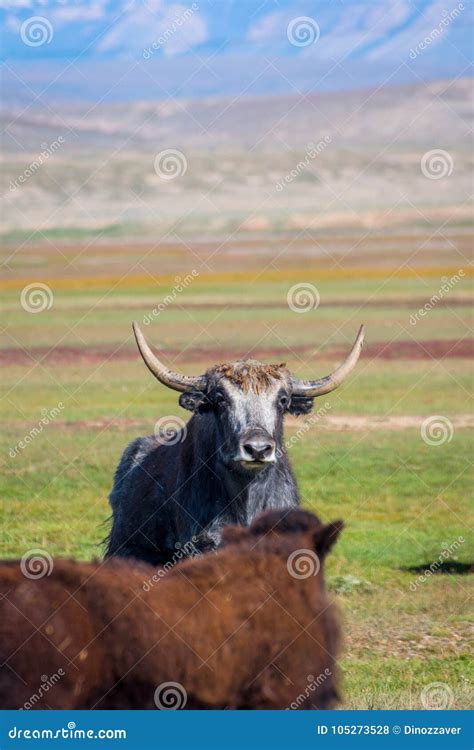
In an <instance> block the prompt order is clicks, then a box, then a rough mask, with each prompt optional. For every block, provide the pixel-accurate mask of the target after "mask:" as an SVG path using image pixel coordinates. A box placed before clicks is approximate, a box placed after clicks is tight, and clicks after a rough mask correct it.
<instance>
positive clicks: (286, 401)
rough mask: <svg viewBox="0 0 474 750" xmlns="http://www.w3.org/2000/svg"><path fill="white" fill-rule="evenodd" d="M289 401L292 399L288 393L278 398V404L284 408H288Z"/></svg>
mask: <svg viewBox="0 0 474 750" xmlns="http://www.w3.org/2000/svg"><path fill="white" fill-rule="evenodd" d="M289 402H290V399H289V398H288V396H287V395H286V394H283V396H280V398H279V399H278V404H279V405H280V406H281V408H282V409H286V407H287V406H288V404H289Z"/></svg>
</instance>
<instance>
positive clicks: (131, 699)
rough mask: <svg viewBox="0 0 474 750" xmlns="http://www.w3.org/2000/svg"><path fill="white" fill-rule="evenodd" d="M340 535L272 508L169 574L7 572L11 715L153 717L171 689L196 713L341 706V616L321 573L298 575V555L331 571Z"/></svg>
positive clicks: (5, 689)
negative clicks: (116, 712)
mask: <svg viewBox="0 0 474 750" xmlns="http://www.w3.org/2000/svg"><path fill="white" fill-rule="evenodd" d="M341 528H342V522H335V523H333V524H329V525H327V526H323V525H322V524H321V523H320V522H319V521H318V519H317V518H316V517H315V516H313V515H312V514H310V513H306V512H303V511H300V510H290V511H288V510H287V511H271V512H268V513H266V514H265V515H264V516H262V517H260V518H259V519H258V520H257V521H255V522H254V523H253V524H252V525H251V526H250V528H243V527H237V526H234V527H228V528H227V529H225V531H224V544H223V546H222V547H221V548H220V549H219V551H218V552H217V553H215V554H209V555H204V556H200V557H198V558H196V559H193V560H186V561H184V562H183V563H181V564H180V565H177V566H176V567H175V568H174V569H173V570H171V571H170V572H168V573H167V574H166V575H164V576H163V577H160V575H158V574H157V571H156V569H155V568H152V567H150V566H147V565H144V564H143V563H130V564H127V563H125V562H124V561H121V560H117V559H115V560H110V561H107V562H105V563H102V564H85V563H76V562H72V561H67V560H55V562H54V569H53V571H52V573H51V575H49V576H45V577H43V578H41V579H37V580H30V579H28V578H25V577H24V575H23V574H22V572H21V570H20V562H19V561H14V562H4V563H2V564H1V565H0V590H1V592H2V594H3V597H2V599H1V605H0V657H1V662H2V664H4V666H3V668H2V670H1V677H0V706H1V708H9V709H16V708H21V707H27V708H30V707H31V708H48V707H49V708H54V709H90V708H136V709H143V708H147V709H150V708H151V709H152V708H155V700H158V701H159V696H162V699H163V700H165V694H166V686H164V685H163V683H168V682H174V683H179V684H180V685H181V686H182V687H183V688H184V690H185V691H186V696H187V701H186V704H185V707H186V708H214V709H223V708H253V709H257V708H265V709H283V708H287V707H290V706H292V707H298V708H306V709H309V708H329V707H331V706H332V705H333V704H334V703H335V701H336V700H337V697H338V696H337V689H336V684H337V678H336V663H335V658H336V654H337V647H338V633H339V629H338V622H337V615H336V612H335V610H334V607H333V605H332V604H331V603H330V602H329V601H328V599H327V597H326V594H325V591H324V580H323V569H322V567H321V569H320V570H319V572H317V574H316V575H314V576H313V575H311V576H309V577H306V578H302V577H300V578H298V577H294V576H292V575H290V573H289V568H288V558H289V555H290V554H291V553H292V552H295V551H296V550H306V552H309V553H311V554H312V555H313V557H314V553H316V554H317V555H318V556H319V558H320V559H321V562H323V559H324V556H325V554H326V553H327V552H328V550H329V549H330V547H331V546H332V544H334V542H335V540H336V538H337V536H338V534H339V532H340V530H341ZM153 576H155V579H153ZM58 674H59V675H61V676H60V678H59V679H57V680H53V681H54V682H55V684H54V685H53V686H52V687H51V688H50V689H48V690H47V691H44V690H42V689H40V688H41V686H42V685H44V684H45V678H44V676H45V675H46V676H47V678H48V680H49V681H51V680H52V676H53V675H58ZM159 686H161V687H159ZM157 688H159V689H158V690H157ZM170 689H171V690H172V688H170ZM155 691H157V692H156V693H155ZM155 695H156V697H155ZM183 695H184V693H183ZM183 707H184V706H183Z"/></svg>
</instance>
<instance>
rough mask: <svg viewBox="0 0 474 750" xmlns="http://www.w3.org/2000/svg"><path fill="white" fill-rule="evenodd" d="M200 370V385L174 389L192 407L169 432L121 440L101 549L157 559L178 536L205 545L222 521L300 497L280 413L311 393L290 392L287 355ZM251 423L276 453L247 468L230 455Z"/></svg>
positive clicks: (217, 537)
mask: <svg viewBox="0 0 474 750" xmlns="http://www.w3.org/2000/svg"><path fill="white" fill-rule="evenodd" d="M207 375H208V377H207V382H208V386H207V391H206V393H205V394H204V393H202V392H200V391H186V392H184V393H182V394H181V396H180V398H179V403H180V404H181V406H182V407H183V408H185V409H189V410H190V411H192V412H193V416H192V417H191V419H190V420H189V421H188V423H187V424H186V428H185V429H184V430H183V431H182V432H181V433H179V434H178V435H177V436H176V439H175V440H171V441H170V443H169V444H166V443H165V444H162V443H161V442H160V441H158V440H157V439H156V438H155V436H150V437H143V438H138V439H137V440H134V441H133V442H132V443H130V445H129V446H128V448H127V449H126V450H125V452H124V454H123V456H122V458H121V461H120V463H119V465H118V467H117V470H116V472H115V477H114V485H113V488H112V492H111V493H110V505H111V508H112V528H111V531H110V535H109V537H108V540H107V551H106V556H107V557H111V556H119V557H126V558H135V559H136V560H143V561H144V562H147V563H150V564H151V565H163V564H165V563H166V562H169V561H172V560H173V558H174V555H175V553H176V547H177V545H180V547H181V548H183V547H184V546H185V545H186V544H189V542H191V541H192V543H193V548H194V549H195V550H197V551H199V552H206V551H209V550H211V549H215V548H216V547H218V546H219V544H220V542H221V535H222V529H223V528H224V526H225V525H227V524H230V523H234V524H235V523H238V524H242V525H244V526H248V525H249V524H250V523H251V522H252V521H253V519H254V518H256V517H257V516H258V515H259V514H260V513H263V512H264V511H266V510H271V509H279V508H286V509H289V508H292V507H296V506H298V505H299V494H298V488H297V485H296V479H295V476H294V474H293V471H292V469H291V466H290V462H289V460H288V456H287V453H286V449H285V444H284V440H283V422H284V417H285V414H286V413H290V414H307V413H308V412H309V411H310V410H311V408H312V406H313V399H311V398H306V397H304V396H293V395H292V394H291V382H290V373H289V372H288V370H287V369H286V368H285V366H284V365H264V364H261V363H260V362H257V361H255V360H248V361H242V362H235V363H233V364H223V365H217V366H216V367H213V368H211V369H210V370H209V371H208V373H207ZM282 397H284V399H285V400H284V402H283V401H282ZM252 431H253V432H255V431H258V432H259V433H260V435H261V436H262V438H265V439H270V440H272V441H274V443H275V446H276V457H277V460H276V462H275V463H267V464H264V463H262V464H261V465H260V467H258V468H255V467H250V468H249V467H248V466H247V465H244V464H243V462H240V461H238V460H237V457H238V456H239V454H240V453H241V448H240V447H239V446H240V445H241V444H243V443H245V436H246V435H248V433H249V432H252Z"/></svg>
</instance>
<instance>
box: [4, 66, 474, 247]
mask: <svg viewBox="0 0 474 750" xmlns="http://www.w3.org/2000/svg"><path fill="white" fill-rule="evenodd" d="M1 117H2V120H3V123H2V124H3V126H4V127H5V135H4V139H3V146H4V157H3V170H2V171H3V174H4V178H5V186H4V195H3V203H4V207H3V209H2V213H1V217H2V218H1V224H0V231H1V233H2V235H3V237H4V239H7V240H12V239H15V238H20V239H21V238H28V237H30V235H31V233H32V232H37V231H38V230H40V231H41V232H42V234H36V235H35V239H43V240H44V238H45V237H72V238H75V239H78V238H79V239H80V238H81V237H88V236H89V235H92V236H95V235H96V234H99V235H100V236H101V237H102V238H105V239H106V238H107V237H110V236H113V237H118V236H120V237H131V236H133V237H136V238H138V237H140V236H142V235H143V236H148V237H150V236H152V237H153V236H154V235H156V233H157V232H167V231H177V232H179V233H186V232H191V233H198V234H202V233H206V232H207V233H209V232H210V233H214V234H220V233H224V234H225V233H228V232H238V231H247V232H261V231H283V230H287V229H304V228H305V227H312V228H314V227H319V226H326V227H332V228H334V229H337V227H344V226H352V225H357V226H364V227H365V226H378V225H384V224H392V223H402V224H410V225H413V224H420V223H421V224H427V223H428V224H429V223H430V222H434V223H436V221H437V220H440V221H441V220H442V221H443V222H444V221H446V222H449V221H455V222H457V223H460V224H464V223H465V222H466V221H467V220H468V217H469V206H468V203H467V201H468V199H469V196H470V193H471V190H472V177H471V175H472V166H473V155H472V148H471V145H472V144H471V140H470V132H471V128H472V120H473V98H472V81H471V79H460V80H454V81H447V80H443V81H436V82H432V83H430V84H429V85H425V84H420V85H410V86H400V87H392V88H389V89H374V90H367V89H365V90H362V91H357V92H355V91H352V92H346V93H339V94H336V93H332V94H321V95H318V96H307V97H306V96H300V97H298V96H291V97H290V96H272V97H250V98H240V99H238V100H232V99H215V98H212V99H201V100H185V101H182V102H179V103H169V102H166V103H164V102H136V103H129V104H127V105H125V104H99V105H97V106H91V105H87V104H83V105H81V106H79V105H74V106H72V105H69V106H64V107H62V108H60V109H58V108H57V107H56V108H55V111H54V112H52V111H51V110H49V109H45V108H37V109H35V108H29V109H28V110H27V111H26V112H23V111H21V109H18V110H17V111H12V110H8V111H7V110H3V111H2V115H1ZM167 150H171V151H172V154H171V156H170V159H169V160H168V162H166V154H165V155H162V154H161V152H162V151H167ZM439 151H441V153H438V152H439ZM41 152H42V154H41ZM176 152H177V153H176ZM432 152H433V153H432ZM160 154H161V156H160ZM163 159H165V161H163ZM426 160H427V161H428V163H427V164H425V165H424V168H422V166H423V161H426ZM167 169H170V170H171V175H170V174H169V173H167V172H166V170H167ZM173 170H175V171H174V172H173ZM173 174H174V175H176V176H175V178H174V179H168V177H170V176H173ZM453 207H455V209H456V211H455V212H454V213H453V211H452V210H451V209H452V208H453Z"/></svg>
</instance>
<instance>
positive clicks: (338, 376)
mask: <svg viewBox="0 0 474 750" xmlns="http://www.w3.org/2000/svg"><path fill="white" fill-rule="evenodd" d="M363 343H364V326H361V327H360V328H359V333H358V334H357V338H356V340H355V342H354V346H353V347H352V349H351V352H350V354H349V356H348V357H347V359H346V360H345V361H344V362H343V363H342V364H341V365H339V367H338V368H337V369H336V370H334V372H332V373H331V374H330V375H326V377H324V378H320V379H319V380H298V378H293V379H292V385H293V393H294V394H295V396H308V398H314V397H315V396H323V395H324V394H325V393H330V392H331V391H333V390H334V389H335V388H337V387H338V386H339V385H341V383H342V381H343V380H345V379H346V378H347V376H348V375H349V373H350V372H352V370H353V369H354V367H355V366H356V364H357V360H358V359H359V356H360V352H361V349H362V344H363Z"/></svg>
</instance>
